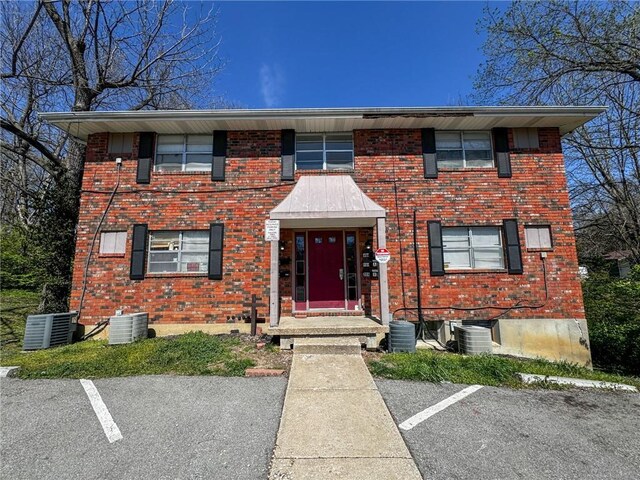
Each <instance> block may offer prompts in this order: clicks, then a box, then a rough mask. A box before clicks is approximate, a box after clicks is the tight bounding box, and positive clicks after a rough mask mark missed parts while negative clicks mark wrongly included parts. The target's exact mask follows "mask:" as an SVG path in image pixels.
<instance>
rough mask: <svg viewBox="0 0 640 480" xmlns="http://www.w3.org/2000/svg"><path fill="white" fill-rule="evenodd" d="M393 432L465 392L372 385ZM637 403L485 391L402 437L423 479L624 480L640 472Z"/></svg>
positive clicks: (631, 397)
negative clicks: (394, 426)
mask: <svg viewBox="0 0 640 480" xmlns="http://www.w3.org/2000/svg"><path fill="white" fill-rule="evenodd" d="M376 383H377V385H378V389H379V390H380V393H381V394H382V396H383V398H384V400H385V402H386V403H387V406H388V408H389V409H390V411H391V414H392V415H393V417H394V419H395V420H396V422H397V423H398V424H400V423H402V422H404V421H405V420H407V419H408V418H410V417H412V416H413V415H415V414H416V413H418V412H420V411H422V410H424V409H426V408H428V407H430V406H432V405H434V404H437V403H438V402H441V401H442V400H444V399H446V398H448V397H449V396H451V395H453V394H454V393H457V392H459V391H461V390H462V389H464V388H465V387H466V385H453V384H442V385H436V384H430V383H421V382H405V381H394V380H378V381H376ZM639 412H640V395H638V394H634V393H622V392H603V391H597V392H594V391H584V390H564V391H544V390H512V389H504V388H492V387H483V388H481V389H479V390H477V391H475V392H474V393H472V394H470V395H469V396H467V397H465V398H464V399H463V400H460V401H459V402H457V403H455V404H453V405H450V406H449V407H447V408H446V409H444V410H442V411H440V412H438V413H436V414H435V415H433V416H431V417H430V418H428V419H427V420H425V421H424V422H422V423H420V424H419V425H417V426H415V427H413V428H411V429H410V430H408V431H403V430H401V432H402V435H403V437H404V439H405V441H406V442H407V445H408V447H409V450H410V451H411V453H412V455H413V457H414V459H415V461H416V463H417V464H418V467H419V469H420V472H421V473H422V475H423V476H424V478H428V479H474V480H475V479H509V480H512V479H516V478H524V479H554V480H555V479H581V480H584V479H599V480H602V479H616V480H617V479H622V478H638V472H639V471H640V448H639V445H640V414H639Z"/></svg>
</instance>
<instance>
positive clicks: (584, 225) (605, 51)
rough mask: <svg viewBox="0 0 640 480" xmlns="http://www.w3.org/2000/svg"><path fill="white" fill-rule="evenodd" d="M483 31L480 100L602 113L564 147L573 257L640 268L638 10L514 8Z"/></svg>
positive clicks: (550, 5) (625, 6) (577, 5)
mask: <svg viewBox="0 0 640 480" xmlns="http://www.w3.org/2000/svg"><path fill="white" fill-rule="evenodd" d="M480 27H481V28H482V29H483V30H485V31H486V33H487V39H486V41H485V44H484V48H483V50H484V54H485V57H486V61H485V63H484V64H483V65H482V66H481V68H480V71H479V72H478V75H477V78H476V82H475V86H476V91H477V95H476V99H477V101H479V102H482V103H503V104H511V105H513V104H525V105H526V104H528V105H605V106H608V111H607V112H606V113H605V114H603V115H600V116H599V117H598V118H597V119H595V120H594V121H592V122H590V123H589V124H587V125H586V126H585V127H582V128H579V129H576V131H574V132H573V133H572V134H571V135H568V136H567V137H565V139H564V143H563V147H564V152H565V158H566V160H567V167H568V168H567V171H568V175H569V181H570V189H571V200H572V207H573V213H574V219H575V222H576V231H577V233H578V242H579V246H580V250H581V252H580V253H581V255H582V256H586V257H593V256H597V255H602V254H604V253H608V252H610V251H614V250H624V251H628V252H630V253H631V255H632V257H633V258H634V259H635V261H636V262H640V3H637V2H628V1H616V2H578V1H571V2H566V1H559V0H554V1H544V2H542V1H536V2H529V1H527V2H521V1H518V2H514V3H512V4H511V5H510V6H509V7H507V8H506V9H505V8H503V9H495V10H494V9H490V8H487V10H486V13H485V18H484V19H483V21H482V22H481V24H480Z"/></svg>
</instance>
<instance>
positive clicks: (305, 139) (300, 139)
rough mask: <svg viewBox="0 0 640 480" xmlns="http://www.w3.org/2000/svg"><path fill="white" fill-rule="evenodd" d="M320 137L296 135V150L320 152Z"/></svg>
mask: <svg viewBox="0 0 640 480" xmlns="http://www.w3.org/2000/svg"><path fill="white" fill-rule="evenodd" d="M322 148H323V147H322V135H297V136H296V150H299V151H305V150H322Z"/></svg>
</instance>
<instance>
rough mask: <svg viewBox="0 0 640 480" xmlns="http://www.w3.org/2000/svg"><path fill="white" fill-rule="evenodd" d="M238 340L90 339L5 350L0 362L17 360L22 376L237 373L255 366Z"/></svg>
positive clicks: (195, 335) (193, 336)
mask: <svg viewBox="0 0 640 480" xmlns="http://www.w3.org/2000/svg"><path fill="white" fill-rule="evenodd" d="M240 342H241V341H240V339H238V338H234V337H232V336H220V335H217V336H214V335H207V334H205V333H202V332H192V333H187V334H185V335H180V336H177V337H173V338H153V339H147V340H141V341H139V342H136V343H131V344H127V345H108V344H107V342H106V341H97V340H90V341H86V342H80V343H75V344H72V345H67V346H64V347H57V348H51V349H47V350H38V351H35V352H28V353H21V352H17V351H14V352H7V351H5V352H4V353H3V355H2V359H1V360H0V364H2V365H18V366H20V367H21V368H20V371H19V373H18V376H19V377H20V378H101V377H122V376H130V375H157V374H177V375H225V376H240V375H244V371H245V370H246V369H247V368H249V367H252V366H253V365H254V361H253V360H252V359H251V358H249V356H248V355H246V354H243V353H242V352H240V349H238V348H237V346H238V345H239V344H240Z"/></svg>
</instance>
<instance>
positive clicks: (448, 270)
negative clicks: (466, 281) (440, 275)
mask: <svg viewBox="0 0 640 480" xmlns="http://www.w3.org/2000/svg"><path fill="white" fill-rule="evenodd" d="M444 273H445V274H446V275H449V274H454V275H459V274H461V273H464V274H467V273H473V274H478V273H480V274H487V273H509V270H507V269H506V268H498V269H468V270H465V269H456V270H453V269H446V270H445V271H444Z"/></svg>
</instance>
